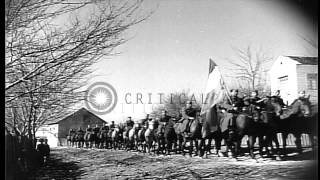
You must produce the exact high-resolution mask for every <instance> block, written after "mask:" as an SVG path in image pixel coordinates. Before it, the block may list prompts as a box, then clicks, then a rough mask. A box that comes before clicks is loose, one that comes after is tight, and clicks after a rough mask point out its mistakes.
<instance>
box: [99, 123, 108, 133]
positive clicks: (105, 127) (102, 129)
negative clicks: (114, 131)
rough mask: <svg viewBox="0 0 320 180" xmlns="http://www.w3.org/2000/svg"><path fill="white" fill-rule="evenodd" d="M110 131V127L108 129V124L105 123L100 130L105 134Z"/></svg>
mask: <svg viewBox="0 0 320 180" xmlns="http://www.w3.org/2000/svg"><path fill="white" fill-rule="evenodd" d="M108 130H109V127H108V125H107V123H103V125H102V127H101V128H100V131H102V132H105V131H108Z"/></svg>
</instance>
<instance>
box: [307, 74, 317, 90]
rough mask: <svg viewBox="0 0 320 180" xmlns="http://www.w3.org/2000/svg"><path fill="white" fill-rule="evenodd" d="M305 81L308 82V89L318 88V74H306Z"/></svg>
mask: <svg viewBox="0 0 320 180" xmlns="http://www.w3.org/2000/svg"><path fill="white" fill-rule="evenodd" d="M307 83H308V89H310V90H314V89H318V74H316V73H312V74H307Z"/></svg>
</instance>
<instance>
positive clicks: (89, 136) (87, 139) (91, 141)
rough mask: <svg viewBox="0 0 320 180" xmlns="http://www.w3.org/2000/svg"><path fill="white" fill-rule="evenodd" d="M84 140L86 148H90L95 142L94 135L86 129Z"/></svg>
mask: <svg viewBox="0 0 320 180" xmlns="http://www.w3.org/2000/svg"><path fill="white" fill-rule="evenodd" d="M84 142H85V144H86V148H92V147H93V144H94V142H95V135H94V133H93V132H91V131H86V133H85V135H84Z"/></svg>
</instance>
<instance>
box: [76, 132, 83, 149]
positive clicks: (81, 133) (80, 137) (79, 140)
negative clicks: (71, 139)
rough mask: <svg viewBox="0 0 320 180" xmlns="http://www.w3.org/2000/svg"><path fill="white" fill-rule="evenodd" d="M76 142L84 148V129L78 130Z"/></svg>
mask: <svg viewBox="0 0 320 180" xmlns="http://www.w3.org/2000/svg"><path fill="white" fill-rule="evenodd" d="M75 142H76V143H77V147H78V148H82V147H83V146H84V142H85V141H84V132H83V131H80V132H79V131H78V132H76V135H75Z"/></svg>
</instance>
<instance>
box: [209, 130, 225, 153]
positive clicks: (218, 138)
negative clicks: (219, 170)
mask: <svg viewBox="0 0 320 180" xmlns="http://www.w3.org/2000/svg"><path fill="white" fill-rule="evenodd" d="M221 141H222V137H221V134H220V133H219V134H217V135H216V136H215V138H214V142H215V145H216V153H217V155H218V156H219V157H221V156H224V155H223V154H222V152H221ZM210 145H211V142H210V143H209V147H210ZM209 152H210V149H209ZM227 153H228V152H227Z"/></svg>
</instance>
